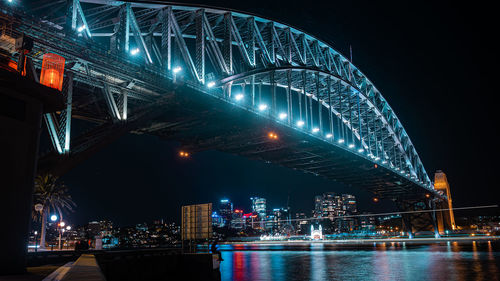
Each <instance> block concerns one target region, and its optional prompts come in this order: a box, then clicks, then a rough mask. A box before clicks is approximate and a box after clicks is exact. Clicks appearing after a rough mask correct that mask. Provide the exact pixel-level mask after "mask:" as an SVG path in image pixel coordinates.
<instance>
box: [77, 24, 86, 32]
mask: <svg viewBox="0 0 500 281" xmlns="http://www.w3.org/2000/svg"><path fill="white" fill-rule="evenodd" d="M84 29H85V25H82V26H80V27H78V28H77V29H76V31H78V33H81V32H82V31H83V30H84Z"/></svg>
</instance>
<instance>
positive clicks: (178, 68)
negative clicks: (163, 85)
mask: <svg viewBox="0 0 500 281" xmlns="http://www.w3.org/2000/svg"><path fill="white" fill-rule="evenodd" d="M181 70H182V67H180V66H177V67H174V69H172V72H173V73H179V72H180V71H181Z"/></svg>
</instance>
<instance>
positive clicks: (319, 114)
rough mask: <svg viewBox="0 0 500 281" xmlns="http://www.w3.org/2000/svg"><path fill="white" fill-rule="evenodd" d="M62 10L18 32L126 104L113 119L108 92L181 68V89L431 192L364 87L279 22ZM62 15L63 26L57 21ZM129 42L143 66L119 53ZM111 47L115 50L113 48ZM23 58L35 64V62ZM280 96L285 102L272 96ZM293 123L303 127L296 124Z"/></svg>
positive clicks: (386, 114)
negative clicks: (267, 104) (265, 107)
mask: <svg viewBox="0 0 500 281" xmlns="http://www.w3.org/2000/svg"><path fill="white" fill-rule="evenodd" d="M67 2H68V3H67V5H68V8H67V9H66V11H68V14H66V15H62V16H61V15H57V14H56V15H54V19H53V20H52V21H51V19H46V22H44V23H41V22H40V21H37V20H36V19H28V20H27V21H26V22H23V23H22V24H20V26H21V27H20V31H21V32H26V33H28V34H29V35H31V36H33V37H34V38H35V39H36V43H37V44H36V45H37V46H38V48H39V50H40V51H42V50H53V51H56V52H58V53H60V54H62V55H64V56H65V57H67V58H69V61H70V62H71V61H72V62H73V63H75V65H76V66H74V67H73V68H72V69H71V71H72V72H74V74H75V75H74V76H75V79H79V81H84V82H85V78H84V76H87V77H88V81H86V82H87V83H89V84H93V85H96V84H98V85H99V86H100V87H101V88H103V89H104V92H105V96H106V97H107V98H106V101H107V102H108V105H109V107H110V111H111V113H112V115H113V116H115V117H116V118H118V119H120V117H122V118H123V116H124V115H123V114H125V116H126V106H125V113H121V112H120V110H118V108H117V106H116V103H115V105H114V104H113V102H114V99H113V95H112V94H110V93H109V91H108V90H107V89H109V87H110V85H111V87H115V89H118V88H120V89H122V90H124V91H125V90H126V91H127V93H128V94H125V95H124V96H125V97H127V96H128V97H129V98H140V97H142V98H144V99H146V100H147V99H151V100H154V99H155V98H158V97H159V96H161V95H162V93H163V92H164V90H163V89H165V87H166V86H168V85H170V84H169V83H170V82H168V81H170V80H169V79H171V78H172V77H173V74H172V73H171V72H170V70H172V68H173V67H182V69H184V70H185V71H184V73H183V74H182V81H183V82H184V83H187V84H188V85H189V86H190V87H191V88H194V89H197V90H199V91H201V92H204V93H207V94H209V95H212V96H214V97H217V98H221V99H224V100H226V101H227V102H230V103H234V104H235V105H236V106H240V107H243V108H245V109H247V110H250V111H253V112H255V113H256V114H259V115H263V116H266V117H267V118H269V119H276V120H278V121H279V122H281V123H282V124H283V125H285V126H290V127H293V128H295V129H296V130H298V131H301V132H303V133H306V134H310V135H313V136H315V137H317V138H319V139H321V140H324V141H326V142H329V143H331V144H332V145H336V146H340V147H345V149H346V150H348V151H350V152H351V153H354V154H358V155H359V156H361V157H364V158H367V159H370V160H371V161H372V162H373V163H377V164H379V165H382V166H385V167H387V168H389V169H391V170H392V171H393V172H394V173H398V174H400V176H404V177H407V178H408V179H409V180H411V181H413V182H415V183H416V184H418V185H420V186H422V187H424V188H427V189H429V190H432V189H433V188H432V183H431V181H430V179H429V177H428V175H427V173H426V171H425V169H424V167H423V164H422V163H421V160H420V158H419V156H418V154H417V152H416V150H415V147H414V145H413V144H412V142H411V140H410V138H409V137H408V134H407V133H406V131H405V130H404V128H403V126H402V124H401V122H400V121H399V119H398V118H397V116H396V115H395V113H394V111H393V110H392V108H391V107H390V106H389V104H388V103H387V101H386V100H385V99H384V98H383V96H382V95H381V94H380V92H379V91H378V90H377V89H376V87H375V86H374V84H373V83H372V82H371V81H370V80H369V79H368V78H367V77H366V76H365V75H364V74H363V73H362V72H361V71H360V70H359V69H358V68H357V67H356V66H355V65H353V64H352V63H351V62H350V61H349V60H348V59H347V58H345V57H344V56H342V55H341V54H340V53H339V52H337V51H336V50H335V49H334V48H332V47H331V46H330V45H329V44H327V43H325V42H323V41H320V40H318V39H317V38H315V37H314V36H312V35H310V34H307V33H305V32H303V31H301V30H298V29H295V28H293V27H290V26H288V25H286V24H283V23H280V22H275V21H271V20H268V19H265V18H261V17H256V16H253V15H248V14H243V13H240V12H233V11H228V10H220V9H213V8H208V7H196V6H172V5H165V4H161V3H154V2H150V3H144V2H139V1H127V2H123V1H106V0H70V1H67ZM60 5H63V4H60ZM37 12H43V9H40V10H39V11H37ZM64 17H66V19H67V20H66V21H61V18H64ZM68 19H71V21H69V20H68ZM64 22H66V24H68V23H69V22H70V23H71V28H70V29H69V31H67V32H73V33H75V34H73V35H72V36H74V37H75V36H76V37H78V36H79V34H80V36H79V37H82V39H83V40H86V41H87V45H86V46H87V49H85V50H82V47H81V45H82V44H80V43H78V40H77V42H76V43H75V41H74V40H69V39H70V38H69V37H68V36H66V38H64V37H65V35H68V34H61V28H60V27H59V26H60V24H61V23H64ZM47 26H49V27H50V29H49V28H48V27H47ZM46 29H47V31H45V30H46ZM130 30H131V31H132V32H130ZM67 32H66V33H67ZM78 33H79V34H78ZM61 36H62V39H61ZM70 37H71V36H70ZM130 37H134V38H135V42H136V45H137V46H136V47H137V48H139V49H140V56H142V57H143V58H144V62H143V63H141V62H140V61H138V60H135V59H133V58H131V56H130V55H129V54H128V52H129V50H130V44H131V43H130V40H129V38H130ZM117 38H118V39H117ZM116 40H119V41H120V42H121V44H123V45H124V46H123V47H122V48H120V47H116V46H118V45H119V44H116ZM172 42H176V44H173V43H172ZM94 43H96V45H97V44H100V45H99V46H94ZM106 49H107V50H108V52H106ZM103 50H104V52H103ZM153 57H154V58H155V59H153ZM33 59H34V63H35V64H36V65H38V66H39V63H40V60H39V59H38V60H37V59H36V58H33ZM209 86H210V88H209ZM212 86H213V87H212ZM234 91H239V92H240V93H242V94H244V95H246V96H250V97H251V98H250V101H249V102H245V103H242V102H239V103H238V102H237V101H235V100H234V96H235V95H232V94H231V92H234ZM106 92H107V93H106ZM283 93H284V96H285V97H286V98H285V99H282V98H280V96H282V95H283ZM267 97H268V98H269V99H270V101H271V108H270V110H269V111H267V112H260V111H259V108H258V106H259V105H260V104H261V103H262V102H263V101H266V98H267ZM125 100H126V99H125ZM279 108H284V109H285V110H284V111H278V109H279ZM122 111H123V109H122ZM282 113H285V114H286V117H284V118H283V119H281V118H280V116H285V115H283V114H282ZM298 121H299V122H304V123H305V126H302V125H301V126H297V122H298ZM315 128H317V129H315ZM311 130H314V131H313V132H311ZM352 146H353V147H352Z"/></svg>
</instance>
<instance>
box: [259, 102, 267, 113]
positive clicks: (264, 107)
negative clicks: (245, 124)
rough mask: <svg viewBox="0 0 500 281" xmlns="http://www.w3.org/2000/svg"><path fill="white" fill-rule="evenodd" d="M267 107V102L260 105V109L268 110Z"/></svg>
mask: <svg viewBox="0 0 500 281" xmlns="http://www.w3.org/2000/svg"><path fill="white" fill-rule="evenodd" d="M266 109H267V104H265V103H261V104H260V105H259V110H260V111H264V110H266Z"/></svg>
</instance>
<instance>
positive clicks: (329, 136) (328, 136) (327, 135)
mask: <svg viewBox="0 0 500 281" xmlns="http://www.w3.org/2000/svg"><path fill="white" fill-rule="evenodd" d="M325 137H326V138H327V139H329V138H332V137H333V135H332V134H326V136H325Z"/></svg>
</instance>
